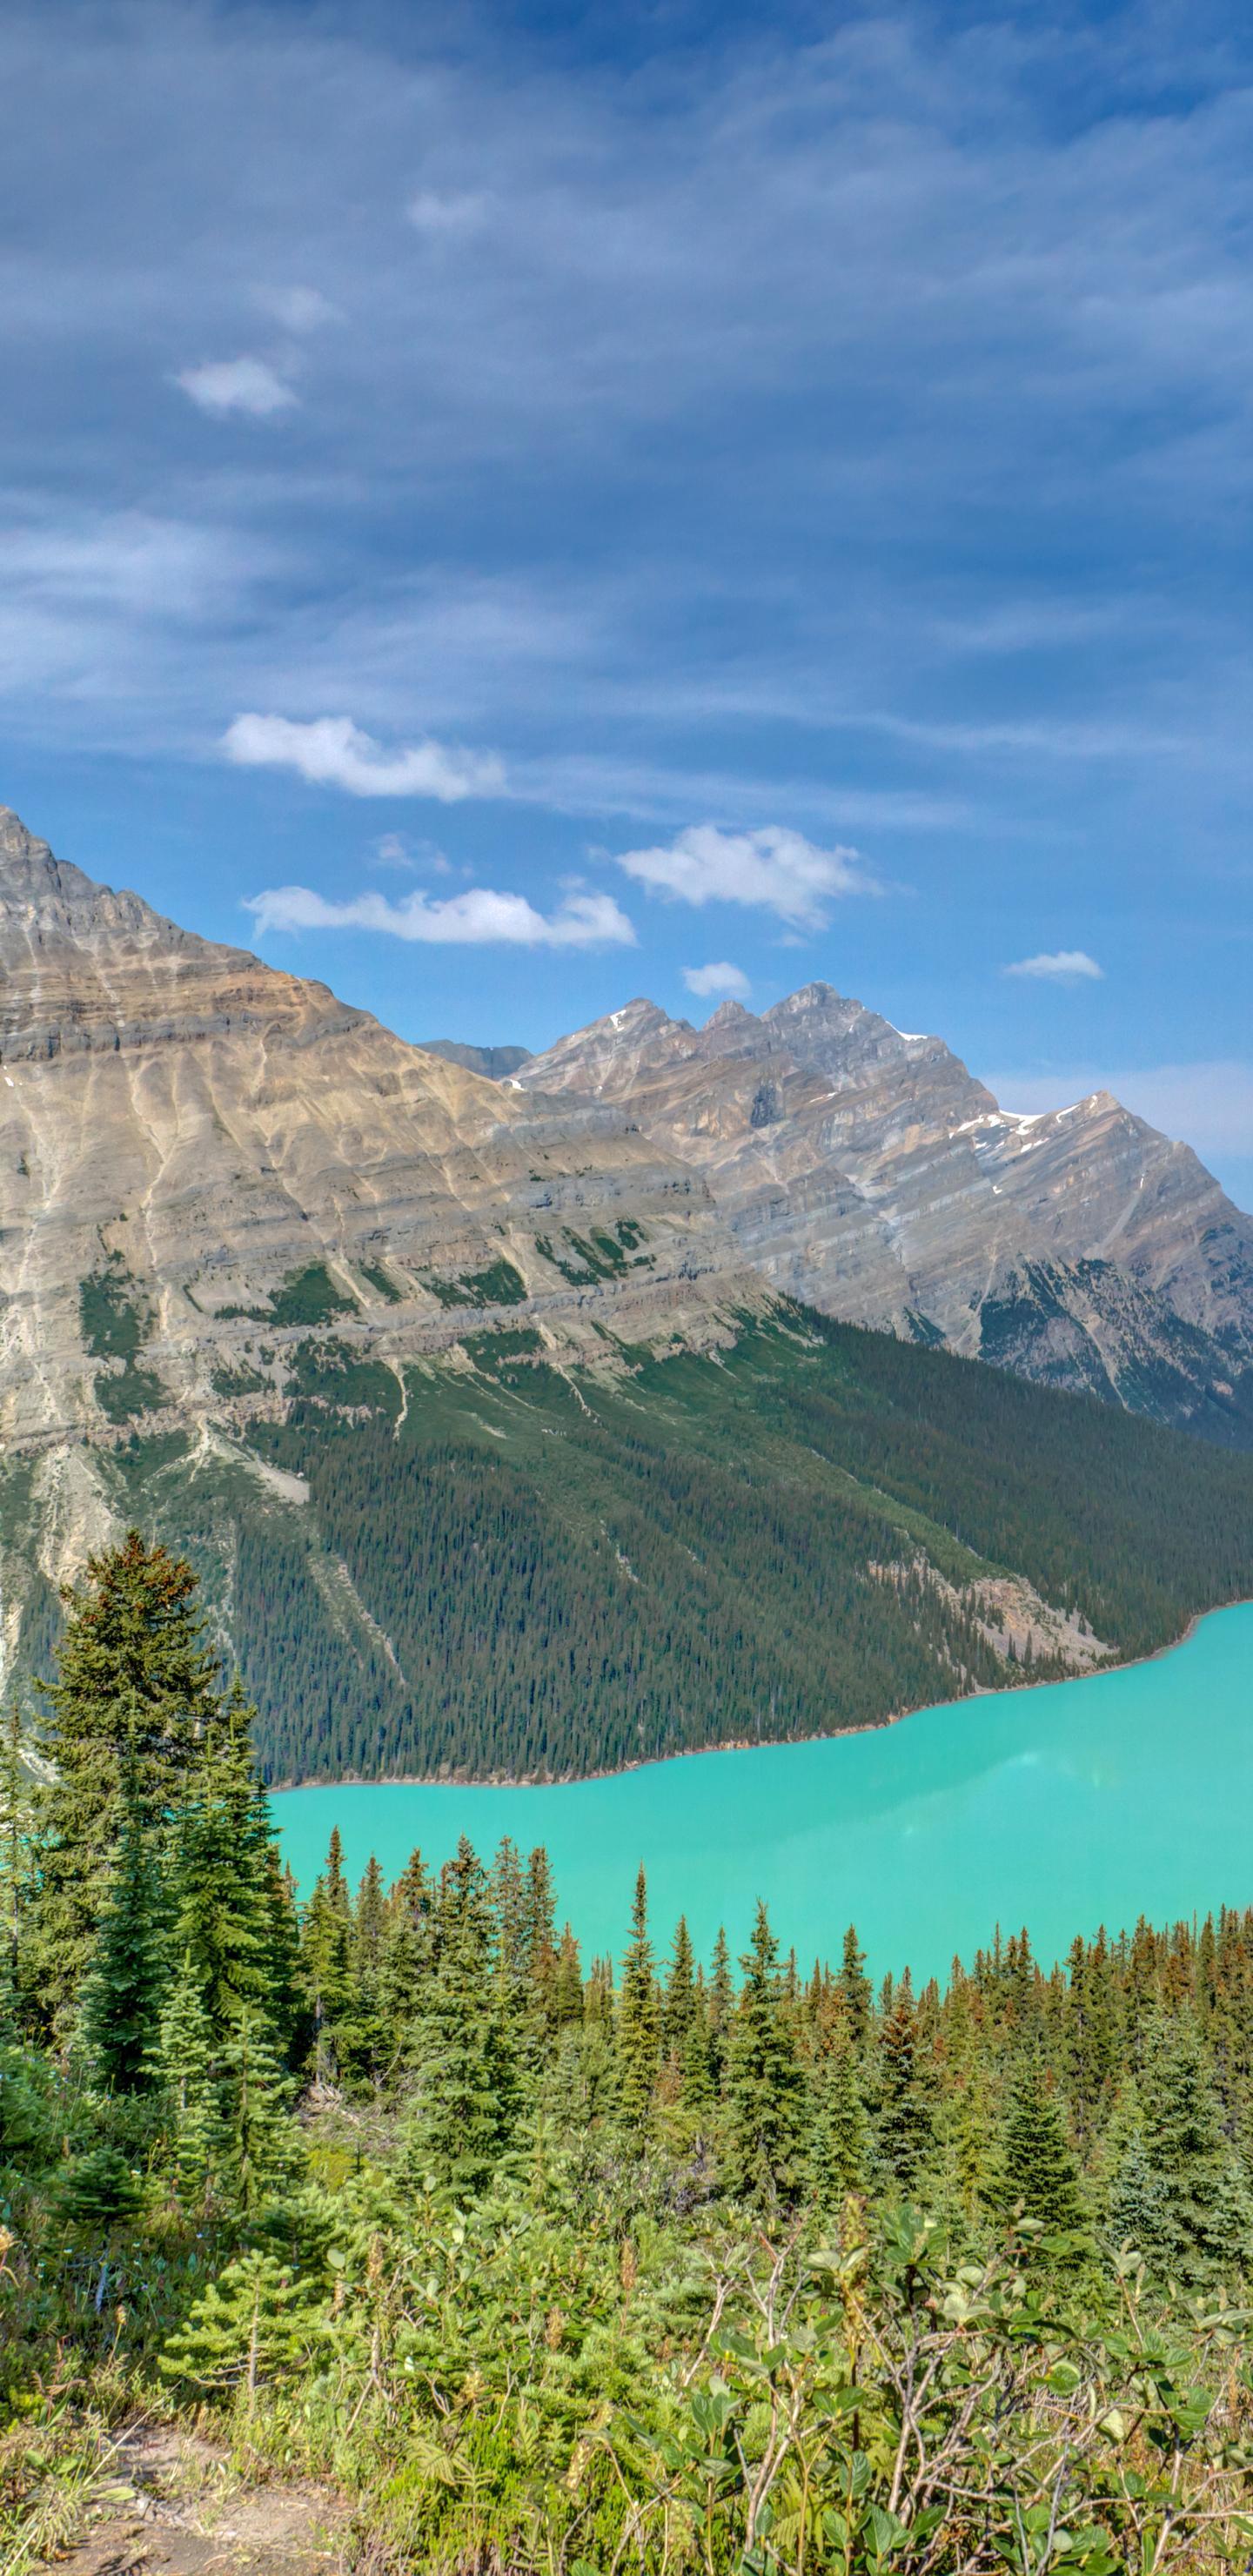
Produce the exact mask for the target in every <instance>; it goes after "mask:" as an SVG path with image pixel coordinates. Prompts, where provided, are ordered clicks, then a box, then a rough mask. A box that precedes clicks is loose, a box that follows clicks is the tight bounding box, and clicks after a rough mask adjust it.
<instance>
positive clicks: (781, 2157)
mask: <svg viewBox="0 0 1253 2576" xmlns="http://www.w3.org/2000/svg"><path fill="white" fill-rule="evenodd" d="M778 1958H779V1945H778V1942H777V1941H776V1939H775V1937H774V1934H773V1932H772V1931H771V1929H770V1918H769V1916H768V1914H767V1912H766V1909H765V1906H764V1905H762V1904H759V1905H758V1907H757V1916H756V1921H755V1923H754V1926H753V1938H752V1946H751V1948H750V1949H749V1950H748V1951H747V1952H746V1953H745V1955H744V1957H743V1958H742V1959H741V1961H740V1965H741V1967H742V1968H743V1970H744V1984H743V1988H742V1991H741V1994H740V2000H739V2008H738V2010H737V2012H736V2015H735V2018H734V2020H733V2021H732V2024H731V2029H730V2034H729V2040H728V2053H727V2075H726V2103H725V2139H724V2152H723V2162H724V2168H725V2173H726V2181H727V2188H728V2190H730V2191H731V2192H732V2193H733V2194H734V2195H735V2197H736V2198H737V2199H740V2200H756V2201H757V2202H758V2203H760V2204H761V2205H762V2206H764V2207H766V2208H774V2207H777V2206H779V2205H780V2204H782V2205H784V2206H787V2205H788V2204H790V2203H791V2202H793V2201H794V2200H795V2199H796V2198H797V2196H798V2194H799V2191H800V2187H801V2183H802V2179H803V2171H804V2150H805V2144H806V2139H805V2127H806V2101H805V2077H804V2070H803V2068H802V2066H801V2063H800V2059H799V2056H798V2055H797V2050H796V2043H795V2039H794V2036H793V2032H792V2028H791V2023H790V2018H789V2015H788V2013H787V2010H786V2006H785V1999H784V1997H783V1994H782V1993H781V1979H780V1976H779V1968H778Z"/></svg>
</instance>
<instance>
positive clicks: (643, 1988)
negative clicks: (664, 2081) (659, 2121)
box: [617, 1868, 659, 2130]
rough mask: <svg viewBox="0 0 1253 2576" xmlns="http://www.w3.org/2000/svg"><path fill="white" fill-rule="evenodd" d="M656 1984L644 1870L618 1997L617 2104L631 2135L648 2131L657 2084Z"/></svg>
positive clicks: (635, 1897)
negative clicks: (631, 2131) (632, 2131)
mask: <svg viewBox="0 0 1253 2576" xmlns="http://www.w3.org/2000/svg"><path fill="white" fill-rule="evenodd" d="M658 2024H659V2014H658V2009H657V1981H656V1975H655V1971H654V1966H653V1949H652V1943H651V1941H650V1940H649V1937H648V1889H647V1886H646V1883H645V1879H644V1872H643V1869H642V1868H641V1870H640V1872H639V1875H638V1877H637V1879H636V1882H635V1896H634V1900H633V1903H632V1906H631V1938H630V1941H629V1943H628V1945H627V1950H626V1955H625V1957H624V1959H623V1962H622V1985H621V1989H620V1992H619V1996H618V2035H617V2065H618V2102H619V2106H620V2109H621V2112H622V2117H623V2119H624V2121H625V2122H626V2123H627V2124H628V2126H629V2127H630V2128H632V2129H636V2130H642V2129H643V2128H644V2127H646V2125H647V2122H648V2116H649V2112H650V2109H651V2107H652V2099H653V2087H654V2085H655V2083H656V2081H657V2051H658Z"/></svg>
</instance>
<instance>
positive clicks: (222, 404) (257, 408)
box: [175, 358, 299, 420]
mask: <svg viewBox="0 0 1253 2576" xmlns="http://www.w3.org/2000/svg"><path fill="white" fill-rule="evenodd" d="M175 382H176V383H178V384H180V385H181V386H182V388H183V391H184V393H185V394H187V395H189V396H190V398H191V400H192V402H194V403H195V405H196V407H197V409H198V410H199V411H207V412H210V413H212V415H213V417H214V418H215V419H217V420H225V419H226V417H227V415H228V414H229V413H231V412H243V413H245V414H246V415H247V417H248V418H249V419H252V420H270V419H272V418H273V416H274V414H275V413H276V412H280V411H290V410H291V409H292V406H293V404H294V403H296V402H297V401H298V400H299V396H298V395H297V393H296V390H295V388H294V386H292V385H290V384H289V383H288V381H287V378H286V377H285V376H282V375H280V374H279V371H278V369H277V367H273V366H271V364H270V361H269V359H268V358H219V359H215V360H213V361H211V362H210V363H209V364H208V365H207V366H203V367H184V368H182V369H181V370H180V372H179V374H178V376H177V377H176V379H175Z"/></svg>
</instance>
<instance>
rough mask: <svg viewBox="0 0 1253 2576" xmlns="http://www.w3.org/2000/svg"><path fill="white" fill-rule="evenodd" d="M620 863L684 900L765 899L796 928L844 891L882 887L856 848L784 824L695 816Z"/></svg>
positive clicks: (818, 922)
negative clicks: (825, 845) (729, 825)
mask: <svg viewBox="0 0 1253 2576" xmlns="http://www.w3.org/2000/svg"><path fill="white" fill-rule="evenodd" d="M618 865H619V867H620V868H625V870H626V872H627V875H628V876H629V877H634V878H636V880H637V881H638V883H639V884H640V885H646V886H653V887H655V888H656V889H657V891H658V892H659V893H662V894H670V895H674V896H676V897H677V899H678V900H679V901H680V902H681V903H693V904H705V903H745V904H760V905H761V906H763V907H764V908H765V910H767V911H769V912H774V913H777V914H778V916H779V919H780V921H786V922H788V923H789V924H790V925H791V926H792V927H793V928H794V929H797V930H821V929H822V927H823V925H824V923H825V922H826V921H827V919H828V917H829V913H830V907H831V904H832V902H833V901H834V900H835V899H836V898H837V897H838V896H840V895H847V894H877V893H878V891H879V889H878V887H877V886H876V884H875V881H874V879H873V877H871V876H869V875H868V874H867V873H866V870H865V868H864V867H863V865H862V861H861V858H860V855H859V853H858V852H857V851H856V850H851V849H845V848H843V847H842V846H841V845H840V844H839V843H837V844H836V845H835V847H834V848H832V849H829V850H823V849H819V848H818V847H817V845H816V844H815V843H814V842H813V841H807V840H806V839H805V837H804V835H803V833H801V832H793V831H789V830H788V829H787V828H786V827H785V826H784V825H782V824H778V823H772V824H769V825H767V827H766V828H765V830H764V831H760V832H723V831H720V830H719V828H718V825H717V824H716V823H693V824H691V825H690V826H689V828H688V829H687V830H686V831H684V832H679V833H677V834H676V836H675V838H674V840H673V841H671V842H670V843H669V844H668V845H667V846H665V847H658V848H656V849H651V850H623V851H620V852H619V853H618Z"/></svg>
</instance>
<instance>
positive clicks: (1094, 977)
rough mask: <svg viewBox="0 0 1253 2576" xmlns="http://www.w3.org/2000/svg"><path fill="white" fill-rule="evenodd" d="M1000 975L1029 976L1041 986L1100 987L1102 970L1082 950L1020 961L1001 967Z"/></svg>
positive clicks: (1064, 949) (1103, 975) (1059, 951)
mask: <svg viewBox="0 0 1253 2576" xmlns="http://www.w3.org/2000/svg"><path fill="white" fill-rule="evenodd" d="M1001 972H1002V974H1004V975H1032V976H1035V977H1037V978H1038V980H1039V982H1040V983H1042V984H1100V983H1103V982H1104V980H1105V969H1104V967H1103V966H1098V965H1097V962H1096V959H1095V957H1089V955H1088V952H1087V950H1086V948H1055V949H1054V950H1053V951H1052V953H1051V954H1049V953H1046V954H1044V955H1043V956H1040V957H1020V958H1019V959H1018V962H1017V964H1016V965H1014V966H1004V967H1002V969H1001Z"/></svg>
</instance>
